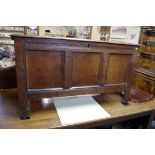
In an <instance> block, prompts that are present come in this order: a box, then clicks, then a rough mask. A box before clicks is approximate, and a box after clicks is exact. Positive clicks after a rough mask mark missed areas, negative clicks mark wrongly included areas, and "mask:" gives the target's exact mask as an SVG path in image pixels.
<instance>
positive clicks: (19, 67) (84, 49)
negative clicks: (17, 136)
mask: <svg viewBox="0 0 155 155" xmlns="http://www.w3.org/2000/svg"><path fill="white" fill-rule="evenodd" d="M12 39H14V40H15V51H16V71H17V87H18V91H19V103H20V106H21V109H20V118H21V119H27V118H30V100H35V99H36V98H37V99H41V98H50V97H56V96H71V95H84V94H101V93H111V92H124V99H123V101H122V102H123V103H124V104H127V102H128V92H129V89H130V83H131V82H130V81H131V75H132V72H133V50H134V48H135V47H136V45H132V44H123V43H122V44H121V43H120V44H116V43H110V42H103V41H92V40H80V39H65V38H49V37H32V36H19V35H12Z"/></svg>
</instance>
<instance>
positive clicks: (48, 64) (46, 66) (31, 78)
mask: <svg viewBox="0 0 155 155" xmlns="http://www.w3.org/2000/svg"><path fill="white" fill-rule="evenodd" d="M26 61H27V62H26V64H27V82H28V87H29V88H31V89H42V88H60V87H62V52H40V51H32V52H27V56H26Z"/></svg>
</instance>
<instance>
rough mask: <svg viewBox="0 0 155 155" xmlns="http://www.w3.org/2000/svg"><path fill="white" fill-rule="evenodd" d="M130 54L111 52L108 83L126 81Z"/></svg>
mask: <svg viewBox="0 0 155 155" xmlns="http://www.w3.org/2000/svg"><path fill="white" fill-rule="evenodd" d="M130 57H131V56H130V55H125V54H111V55H110V58H109V64H108V73H107V79H106V83H107V84H119V83H125V82H126V79H127V76H128V72H129V61H130Z"/></svg>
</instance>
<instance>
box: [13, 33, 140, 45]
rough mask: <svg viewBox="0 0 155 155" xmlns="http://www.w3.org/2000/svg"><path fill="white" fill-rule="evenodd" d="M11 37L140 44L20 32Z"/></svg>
mask: <svg viewBox="0 0 155 155" xmlns="http://www.w3.org/2000/svg"><path fill="white" fill-rule="evenodd" d="M11 38H12V39H13V40H14V39H16V38H38V39H53V40H59V41H60V40H70V41H82V42H95V43H105V44H119V45H129V46H135V47H138V46H140V44H132V43H124V42H115V41H102V40H93V39H80V38H65V37H49V36H30V35H20V34H12V35H11Z"/></svg>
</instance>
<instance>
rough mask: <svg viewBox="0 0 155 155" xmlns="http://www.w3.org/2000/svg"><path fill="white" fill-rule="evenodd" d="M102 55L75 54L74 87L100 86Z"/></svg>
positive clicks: (73, 62)
mask: <svg viewBox="0 0 155 155" xmlns="http://www.w3.org/2000/svg"><path fill="white" fill-rule="evenodd" d="M99 65H100V54H98V53H90V52H89V53H84V52H83V53H82V52H76V53H73V61H72V86H89V85H90V86H91V85H98V84H99Z"/></svg>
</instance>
